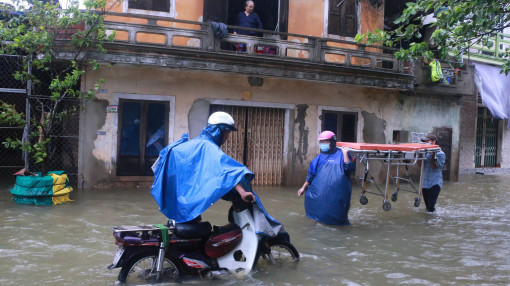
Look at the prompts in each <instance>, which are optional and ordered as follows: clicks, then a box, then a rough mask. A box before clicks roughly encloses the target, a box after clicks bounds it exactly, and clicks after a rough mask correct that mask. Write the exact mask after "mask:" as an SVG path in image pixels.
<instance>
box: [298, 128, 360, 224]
mask: <svg viewBox="0 0 510 286" xmlns="http://www.w3.org/2000/svg"><path fill="white" fill-rule="evenodd" d="M319 147H320V149H321V153H320V154H319V155H318V156H317V157H315V159H313V160H312V163H311V164H310V167H309V168H308V176H307V177H306V180H305V183H304V184H303V186H302V187H301V189H299V190H298V192H297V194H298V196H302V195H303V194H304V193H305V192H306V194H305V210H306V216H307V217H308V218H311V219H314V220H316V221H319V222H321V223H324V224H328V225H349V224H350V223H349V219H348V212H349V208H350V206H351V194H352V185H351V180H350V178H349V177H350V174H351V173H352V172H354V171H355V170H356V163H355V162H354V161H353V160H352V158H351V157H350V155H349V153H348V152H347V149H345V148H338V147H336V136H335V133H333V132H331V131H324V132H322V133H321V134H320V135H319Z"/></svg>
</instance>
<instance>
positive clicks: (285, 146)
mask: <svg viewBox="0 0 510 286" xmlns="http://www.w3.org/2000/svg"><path fill="white" fill-rule="evenodd" d="M206 100H207V101H208V102H209V103H210V104H215V105H232V106H243V107H262V108H279V109H284V110H285V115H284V116H285V122H284V134H283V154H282V156H283V159H282V167H284V168H285V167H287V166H288V158H287V157H288V156H287V154H288V152H289V146H288V145H289V140H290V138H289V136H290V132H289V124H290V122H291V118H290V111H291V110H292V111H294V109H295V108H296V105H295V104H285V103H270V102H257V101H242V100H228V99H212V98H208V99H206Z"/></svg>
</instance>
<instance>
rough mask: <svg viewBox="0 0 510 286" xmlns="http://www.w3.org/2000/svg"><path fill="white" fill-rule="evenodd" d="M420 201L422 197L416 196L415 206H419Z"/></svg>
mask: <svg viewBox="0 0 510 286" xmlns="http://www.w3.org/2000/svg"><path fill="white" fill-rule="evenodd" d="M420 201H421V198H420V197H416V198H414V206H415V207H419V206H420Z"/></svg>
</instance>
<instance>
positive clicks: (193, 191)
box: [151, 112, 255, 223]
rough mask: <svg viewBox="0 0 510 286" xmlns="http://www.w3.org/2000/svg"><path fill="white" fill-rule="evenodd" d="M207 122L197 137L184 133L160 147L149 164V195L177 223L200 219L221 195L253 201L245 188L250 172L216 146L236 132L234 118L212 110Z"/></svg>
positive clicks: (252, 196)
mask: <svg viewBox="0 0 510 286" xmlns="http://www.w3.org/2000/svg"><path fill="white" fill-rule="evenodd" d="M207 123H208V124H207V126H206V127H205V128H204V129H203V130H202V133H201V134H200V136H198V137H197V138H194V139H191V140H188V136H187V134H184V135H183V136H182V138H181V139H180V140H178V141H176V142H174V143H172V144H170V145H168V146H167V147H165V148H164V149H163V150H161V152H160V153H159V159H158V161H157V162H156V164H155V165H154V166H153V168H154V169H153V170H154V183H153V184H152V189H151V194H152V196H153V197H154V199H155V200H156V202H157V203H158V205H159V207H160V211H161V212H162V213H163V214H164V215H166V216H167V217H168V218H170V219H172V220H174V221H175V222H177V223H183V222H190V221H191V222H195V221H200V220H201V216H200V215H201V214H202V212H204V211H205V210H206V209H207V208H209V207H210V206H211V205H212V204H214V203H215V202H216V201H218V200H219V199H220V198H222V197H230V198H231V197H234V196H237V194H238V195H239V196H240V198H241V199H242V200H243V201H245V202H254V201H255V195H254V194H253V193H251V192H249V191H246V190H251V189H250V182H251V180H252V179H253V177H254V174H253V173H252V172H251V171H250V170H249V169H248V168H246V167H245V166H244V165H242V164H241V163H239V162H237V161H235V160H234V159H232V158H231V157H229V156H228V155H226V154H225V153H224V152H223V151H222V150H221V148H220V147H221V145H222V144H223V143H224V142H225V140H226V139H227V138H228V136H229V134H230V132H231V131H237V129H236V127H235V124H234V119H233V118H232V116H230V115H229V114H228V113H225V112H215V113H213V114H212V115H211V116H210V117H209V119H208V121H207ZM234 190H235V191H234Z"/></svg>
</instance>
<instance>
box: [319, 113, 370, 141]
mask: <svg viewBox="0 0 510 286" xmlns="http://www.w3.org/2000/svg"><path fill="white" fill-rule="evenodd" d="M323 111H336V112H349V113H356V114H357V116H358V118H357V119H358V120H357V123H356V125H357V126H356V141H357V142H356V143H359V142H361V125H362V124H361V119H362V118H361V109H360V108H347V107H338V106H328V105H319V106H317V136H316V137H315V138H319V134H320V133H321V128H322V112H323ZM336 135H337V137H338V134H336Z"/></svg>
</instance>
